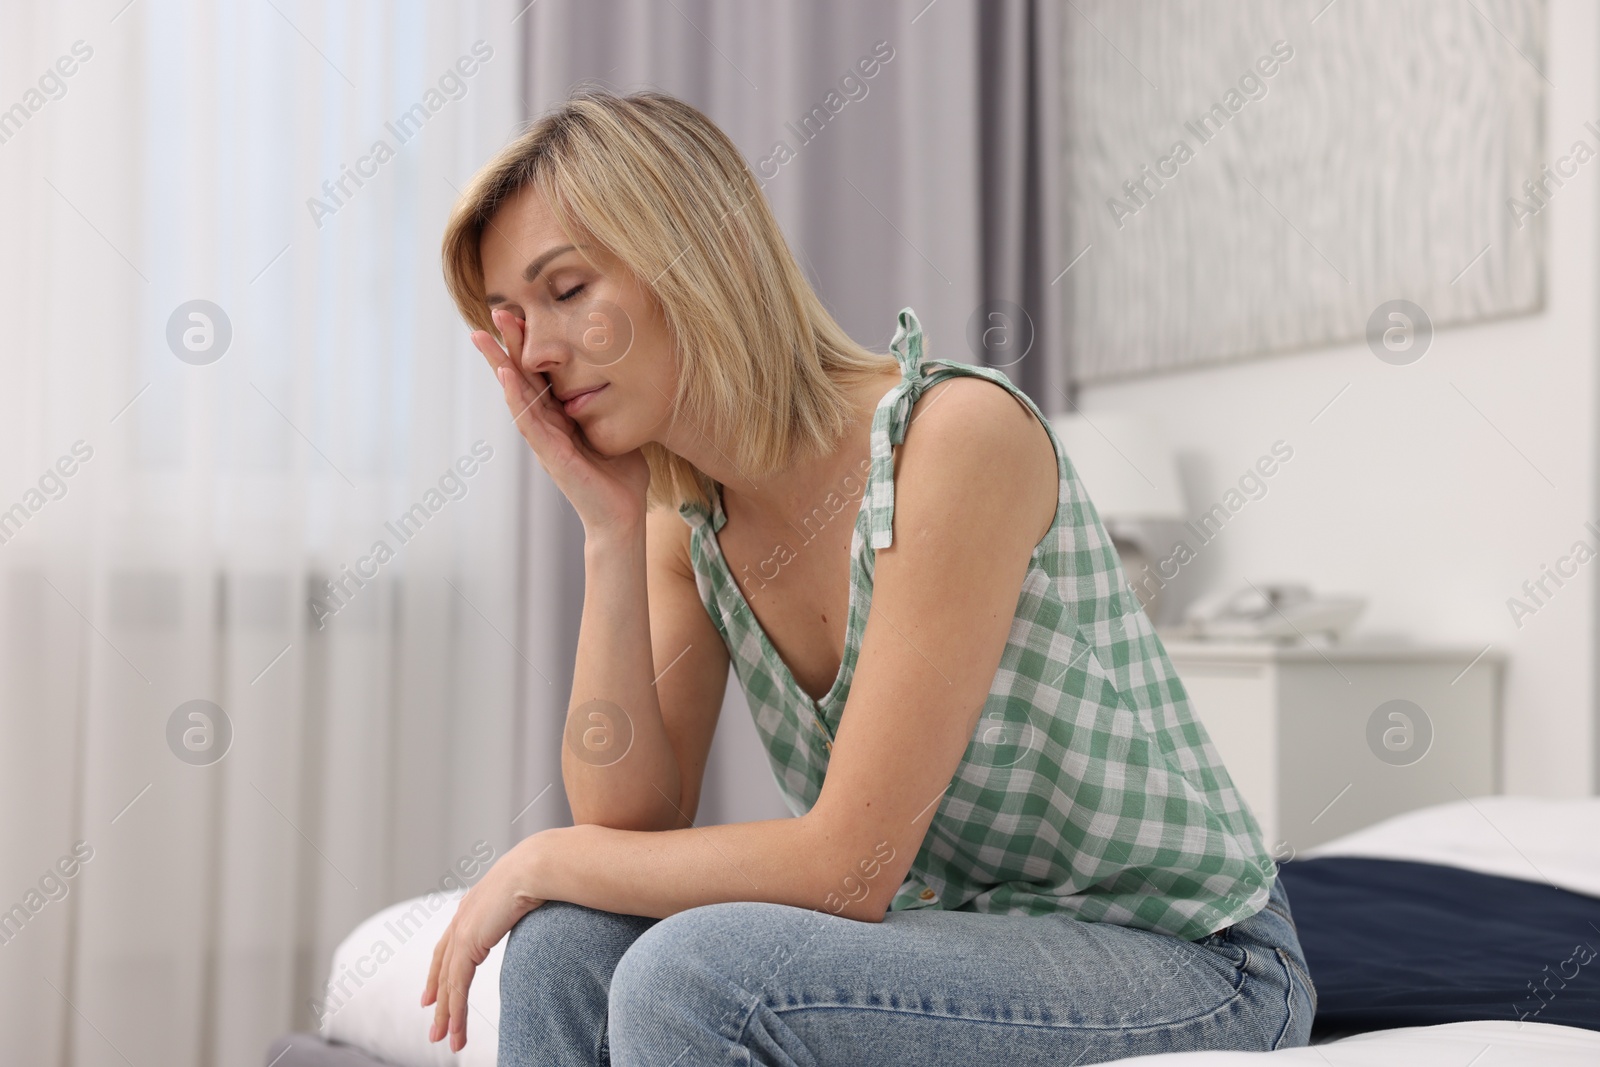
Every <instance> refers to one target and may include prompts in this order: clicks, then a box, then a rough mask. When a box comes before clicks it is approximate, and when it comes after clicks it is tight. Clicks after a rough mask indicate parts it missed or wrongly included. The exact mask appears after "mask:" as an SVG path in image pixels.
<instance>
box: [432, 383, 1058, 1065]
mask: <svg viewBox="0 0 1600 1067" xmlns="http://www.w3.org/2000/svg"><path fill="white" fill-rule="evenodd" d="M946 391H948V393H949V395H948V397H947V398H946V399H944V400H943V401H942V402H940V403H937V404H934V403H933V401H935V400H937V399H939V398H940V397H941V396H943V395H944V393H945V392H946ZM897 462H898V466H899V468H900V469H899V470H898V472H897V473H896V476H895V484H896V490H895V497H896V500H895V518H894V524H895V526H894V530H895V537H894V543H893V544H892V545H891V546H890V547H888V548H885V549H882V550H880V551H879V552H878V556H877V562H876V565H875V570H874V577H873V595H872V604H871V607H870V610H869V612H868V617H867V626H866V631H865V633H864V634H863V636H862V645H861V655H860V662H859V666H858V668H857V670H856V673H855V676H854V678H853V679H852V682H851V686H850V696H849V699H848V701H847V703H846V706H845V710H844V713H843V715H842V717H841V719H840V724H839V730H838V736H837V737H836V738H835V740H834V745H833V750H832V753H831V757H830V760H829V766H828V772H827V777H826V780H825V781H824V783H823V786H822V791H821V793H820V794H819V795H818V798H817V802H816V803H815V804H814V805H812V807H811V810H810V811H808V812H806V814H804V815H802V816H799V817H797V818H793V819H771V820H765V821H761V822H750V823H734V824H731V825H724V826H706V827H693V826H691V827H685V828H681V829H673V830H663V831H654V832H640V831H634V830H621V829H614V828H610V827H604V826H595V825H581V826H571V827H560V828H557V829H554V830H546V831H544V832H542V833H539V834H535V835H534V836H532V837H529V838H527V839H525V840H524V841H523V842H522V843H521V844H519V845H517V846H516V847H515V848H513V849H512V850H511V851H509V852H507V853H506V854H505V855H504V856H503V857H501V859H500V860H499V861H498V862H497V863H496V864H495V866H494V867H493V868H492V869H491V870H490V872H489V873H488V874H487V875H485V876H484V878H483V880H481V881H480V882H478V884H477V885H475V886H473V887H472V889H471V890H469V891H468V893H467V896H466V897H465V898H464V899H463V900H462V902H461V904H460V905H459V907H458V908H457V911H456V915H455V918H454V919H452V920H451V925H450V929H449V930H448V931H447V932H446V933H445V936H444V937H443V938H442V939H441V940H440V942H439V946H438V948H437V949H435V952H434V961H433V966H432V969H431V970H430V974H429V980H428V985H427V988H426V989H425V990H424V994H423V1003H424V1004H430V1003H435V1001H434V997H435V995H437V998H438V999H437V1010H436V1016H435V1018H436V1022H435V1029H434V1031H433V1033H432V1035H431V1036H432V1037H433V1039H434V1040H438V1039H440V1038H442V1037H443V1036H444V1035H445V1034H446V1033H449V1034H451V1035H452V1042H451V1047H452V1048H456V1049H459V1048H460V1047H461V1045H462V1044H465V1040H466V1038H465V1026H466V993H467V986H468V985H469V984H470V982H471V980H472V974H473V971H474V969H475V968H476V966H477V964H479V963H481V962H482V961H483V959H484V958H485V957H486V956H487V955H488V953H489V949H490V948H491V947H493V946H494V945H495V944H497V943H498V942H499V940H500V939H501V938H502V937H504V936H505V934H506V932H507V931H509V930H510V928H511V927H512V926H513V925H515V923H516V921H517V920H518V919H519V918H520V917H521V916H522V915H524V914H526V913H527V912H528V911H529V910H530V909H532V908H535V907H538V906H540V905H541V904H543V903H544V902H545V901H548V900H567V901H571V902H573V903H577V904H583V905H587V906H589V907H594V908H601V909H605V910H608V911H614V912H618V913H622V914H630V915H644V916H654V917H665V916H668V915H672V914H675V913H677V912H679V911H684V910H686V909H689V908H693V907H699V906H701V905H706V904H716V903H724V902H729V901H767V902H771V903H777V904H789V905H793V906H797V907H805V908H811V909H814V910H818V911H824V912H834V913H836V914H840V915H843V916H845V917H848V918H853V919H857V920H862V921H868V922H876V921H879V920H881V919H882V918H883V916H884V915H885V914H886V913H887V911H888V908H889V904H890V902H891V901H892V900H893V898H894V895H895V893H896V892H897V891H898V890H899V888H900V885H901V884H902V883H903V882H904V881H905V876H906V873H907V872H908V871H909V870H910V867H911V861H912V859H913V858H914V857H915V855H916V852H917V850H918V849H919V848H920V847H921V845H922V840H923V838H924V837H925V836H926V835H927V830H928V825H929V823H930V822H931V821H932V819H933V813H934V811H935V810H937V807H938V804H937V802H938V801H939V800H940V799H941V797H943V795H944V792H945V790H946V789H948V788H949V785H950V781H951V779H952V778H953V777H954V776H955V772H956V769H957V767H959V766H960V763H961V759H962V757H963V755H964V754H965V752H966V749H967V746H968V744H969V743H970V742H971V739H972V737H973V734H974V731H975V730H976V728H977V723H978V717H979V715H980V714H981V712H982V710H983V706H984V703H985V701H986V700H987V698H988V694H989V689H990V687H991V685H992V684H993V682H994V677H995V672H996V671H997V670H998V669H999V665H1000V659H1001V656H1002V655H1003V653H1004V651H1005V645H1006V639H1007V637H1008V636H1009V634H1010V632H1011V624H1012V622H1013V620H1014V618H1015V615H1016V608H1017V600H1018V597H1019V596H1020V595H1021V592H1022V583H1023V579H1024V578H1025V577H1026V575H1027V571H1028V563H1029V559H1030V558H1031V556H1032V553H1033V549H1034V547H1035V545H1037V543H1038V541H1039V538H1040V537H1041V536H1042V534H1043V532H1044V531H1047V530H1048V529H1049V526H1050V522H1051V521H1052V520H1053V517H1054V514H1055V508H1056V505H1057V489H1058V485H1059V482H1058V476H1057V468H1056V459H1055V450H1054V449H1053V448H1052V447H1051V445H1050V440H1049V437H1048V435H1047V434H1046V433H1045V431H1044V429H1043V427H1042V426H1041V425H1040V424H1039V422H1038V420H1037V419H1035V418H1034V417H1033V415H1032V414H1031V413H1029V412H1028V411H1027V410H1026V409H1025V408H1024V407H1022V405H1020V404H1018V403H1017V402H1016V401H1015V400H1014V399H1013V398H1012V397H1011V396H1010V395H1009V394H1007V393H1006V392H1005V391H1003V390H1000V389H996V388H992V387H991V386H989V385H987V384H985V383H981V382H977V381H975V380H974V379H965V380H961V379H958V380H956V381H952V382H947V383H940V384H939V385H936V386H934V387H932V388H930V389H929V390H928V391H927V392H926V393H925V394H924V395H923V397H922V398H921V399H920V400H919V402H918V404H917V412H916V417H915V418H914V419H913V425H912V428H911V430H910V431H908V433H907V436H906V443H905V445H904V446H902V452H901V454H900V455H899V456H898V457H897ZM441 989H442V990H443V992H440V990H441Z"/></svg>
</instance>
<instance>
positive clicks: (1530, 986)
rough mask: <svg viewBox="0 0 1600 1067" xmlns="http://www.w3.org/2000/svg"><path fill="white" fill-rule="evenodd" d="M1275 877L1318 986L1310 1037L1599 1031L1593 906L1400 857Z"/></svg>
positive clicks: (1322, 862) (1598, 903) (1563, 894)
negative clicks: (1416, 1030) (1512, 1029)
mask: <svg viewBox="0 0 1600 1067" xmlns="http://www.w3.org/2000/svg"><path fill="white" fill-rule="evenodd" d="M1573 847H1574V848H1584V847H1589V848H1593V847H1596V843H1595V842H1592V841H1591V842H1576V841H1575V842H1573ZM1278 877H1280V878H1282V879H1283V883H1284V888H1285V890H1287V892H1288V896H1289V909H1290V912H1291V913H1292V914H1293V915H1294V921H1295V926H1296V928H1297V929H1298V930H1299V933H1300V946H1301V947H1302V948H1303V949H1304V950H1305V954H1306V963H1307V965H1308V966H1309V967H1310V970H1311V980H1312V981H1313V982H1314V983H1315V984H1316V987H1317V1001H1318V1002H1317V1016H1316V1020H1315V1023H1314V1026H1313V1032H1312V1038H1313V1040H1316V1039H1318V1038H1319V1037H1323V1036H1335V1035H1340V1034H1345V1033H1353V1032H1359V1031H1363V1030H1382V1029H1387V1028H1390V1027H1395V1026H1430V1025H1433V1024H1435V1023H1450V1022H1460V1021H1464V1020H1471V1019H1510V1020H1517V1019H1525V1020H1528V1021H1531V1022H1543V1023H1562V1024H1565V1025H1567V1026H1581V1027H1585V1028H1587V1029H1590V1030H1600V899H1597V898H1595V897H1588V896H1583V895H1581V894H1578V893H1572V892H1569V891H1567V890H1565V889H1557V888H1555V887H1554V886H1551V885H1548V884H1546V883H1543V882H1527V881H1520V880H1518V879H1514V878H1500V877H1496V876H1494V875H1488V874H1478V873H1477V872H1475V871H1466V870H1461V869H1460V868H1456V867H1446V866H1441V865H1438V864H1433V863H1412V862H1406V861H1401V860H1379V859H1360V858H1355V857H1337V856H1327V857H1321V858H1316V859H1299V860H1291V861H1289V862H1286V863H1284V864H1282V865H1281V866H1280V867H1279V868H1278Z"/></svg>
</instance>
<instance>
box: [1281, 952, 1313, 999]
mask: <svg viewBox="0 0 1600 1067" xmlns="http://www.w3.org/2000/svg"><path fill="white" fill-rule="evenodd" d="M1278 952H1279V953H1280V954H1281V955H1282V956H1283V958H1284V960H1285V961H1286V962H1287V963H1288V964H1289V966H1291V967H1293V968H1294V971H1295V973H1296V974H1298V975H1299V976H1300V981H1301V984H1303V985H1304V986H1305V987H1306V997H1307V999H1309V1000H1310V1001H1311V1010H1312V1011H1313V1012H1315V1011H1316V1008H1317V986H1316V983H1315V982H1313V981H1312V980H1311V975H1310V973H1308V972H1307V971H1306V969H1305V968H1304V967H1302V966H1300V965H1299V964H1298V963H1296V962H1295V960H1294V957H1293V956H1291V955H1289V954H1288V953H1287V952H1284V951H1283V950H1282V949H1279V950H1278Z"/></svg>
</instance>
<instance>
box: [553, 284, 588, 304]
mask: <svg viewBox="0 0 1600 1067" xmlns="http://www.w3.org/2000/svg"><path fill="white" fill-rule="evenodd" d="M582 291H583V286H581V285H577V286H574V287H572V288H571V289H568V290H567V291H566V292H565V293H562V294H561V295H560V296H558V297H556V299H557V300H558V301H559V300H571V299H572V298H573V297H575V296H577V295H578V294H579V293H580V292H582Z"/></svg>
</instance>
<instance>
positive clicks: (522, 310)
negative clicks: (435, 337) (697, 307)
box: [478, 186, 678, 456]
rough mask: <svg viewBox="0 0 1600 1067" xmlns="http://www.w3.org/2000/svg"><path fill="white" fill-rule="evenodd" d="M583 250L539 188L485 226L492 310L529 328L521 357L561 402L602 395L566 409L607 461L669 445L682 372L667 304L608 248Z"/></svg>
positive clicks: (537, 382) (529, 373) (531, 376)
mask: <svg viewBox="0 0 1600 1067" xmlns="http://www.w3.org/2000/svg"><path fill="white" fill-rule="evenodd" d="M573 243H574V242H573V241H572V240H571V239H570V238H569V237H568V236H567V235H566V234H565V233H563V232H562V230H561V227H560V226H559V225H558V224H557V223H556V220H555V216H554V215H552V214H551V213H550V211H549V208H548V207H547V206H546V205H545V202H544V199H543V198H542V197H541V196H540V195H539V194H538V193H537V192H536V191H535V190H534V189H533V187H531V186H524V187H523V188H522V189H521V190H520V191H519V192H517V193H516V194H515V195H514V196H513V197H511V198H510V199H508V200H507V201H506V202H505V203H504V204H502V205H501V206H500V208H499V210H498V211H496V212H495V214H494V216H493V217H492V218H491V219H490V220H489V224H488V225H487V226H486V227H484V232H483V237H482V239H481V240H480V242H479V245H478V253H479V256H480V257H481V259H482V262H483V279H484V289H485V292H486V294H487V301H488V304H489V309H490V311H491V312H492V311H494V310H496V309H504V310H506V311H508V312H510V314H511V315H512V316H513V317H514V318H516V319H519V320H521V322H522V323H523V329H524V341H523V345H522V351H521V352H520V353H518V352H512V353H511V357H512V358H513V359H514V360H516V362H517V363H518V364H519V365H520V366H521V367H522V373H523V374H524V375H525V376H526V377H527V379H528V381H529V382H531V383H532V384H533V386H534V387H535V388H536V389H543V388H544V387H545V385H546V384H548V385H549V386H550V387H551V390H552V393H553V395H554V396H555V397H556V398H557V402H558V404H560V403H561V401H562V399H570V398H572V397H573V395H574V394H576V393H581V392H583V391H584V390H592V389H599V391H598V392H596V393H594V394H593V395H592V396H589V397H587V398H585V399H584V400H583V401H582V402H581V406H579V407H577V408H576V409H573V408H570V407H567V406H565V405H564V404H562V405H561V406H562V410H563V411H565V412H566V413H567V414H568V416H569V417H570V418H571V419H572V421H573V422H574V423H576V424H577V427H578V429H579V431H580V432H581V433H582V434H583V436H584V439H585V440H587V441H588V442H589V445H590V447H592V448H593V449H594V450H595V451H597V452H599V453H601V454H602V455H607V456H619V455H623V454H625V453H627V452H631V451H632V450H634V449H635V448H638V447H639V446H640V445H641V444H643V443H645V442H646V441H662V442H665V438H666V435H667V429H668V427H669V426H670V425H671V421H672V418H671V416H672V397H673V395H674V393H675V392H676V388H677V379H678V367H677V359H676V354H675V352H674V351H673V346H672V343H671V338H670V335H669V333H668V330H667V328H666V321H665V319H664V318H663V316H662V315H661V310H660V305H659V303H658V302H657V301H656V300H655V298H654V297H653V296H652V295H651V294H650V293H649V292H647V291H646V290H645V288H644V286H643V285H641V284H640V283H639V279H638V278H637V277H636V276H635V275H634V274H633V273H632V272H631V271H629V270H628V269H627V268H626V267H625V266H624V265H623V264H622V263H620V262H618V261H617V260H616V259H615V258H613V257H611V256H609V255H608V254H607V253H606V251H605V249H603V248H601V247H599V246H598V245H593V244H591V245H587V246H585V247H582V248H574V247H573ZM541 376H542V377H541Z"/></svg>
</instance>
